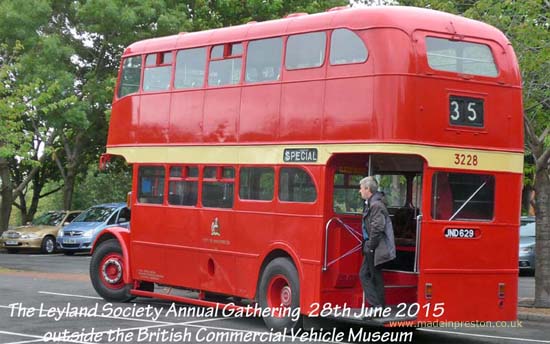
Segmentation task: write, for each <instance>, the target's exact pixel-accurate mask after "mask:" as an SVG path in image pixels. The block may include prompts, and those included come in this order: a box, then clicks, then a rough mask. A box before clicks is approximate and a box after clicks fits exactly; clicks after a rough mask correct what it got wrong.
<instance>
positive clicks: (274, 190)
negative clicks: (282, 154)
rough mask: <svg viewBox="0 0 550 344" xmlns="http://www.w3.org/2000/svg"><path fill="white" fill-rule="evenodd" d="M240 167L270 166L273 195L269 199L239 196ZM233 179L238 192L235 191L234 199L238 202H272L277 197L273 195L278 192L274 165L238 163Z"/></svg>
mask: <svg viewBox="0 0 550 344" xmlns="http://www.w3.org/2000/svg"><path fill="white" fill-rule="evenodd" d="M242 168H270V169H272V170H273V196H272V197H271V199H270V200H262V199H249V198H241V195H240V190H241V169H242ZM235 180H236V182H237V187H238V190H237V191H238V192H237V193H236V195H237V197H236V201H238V202H239V203H251V204H252V203H262V204H272V203H275V202H276V201H277V197H275V196H276V195H275V194H276V193H277V194H278V190H279V189H278V186H279V185H278V178H277V166H275V165H252V164H245V165H238V169H237V171H236V176H235Z"/></svg>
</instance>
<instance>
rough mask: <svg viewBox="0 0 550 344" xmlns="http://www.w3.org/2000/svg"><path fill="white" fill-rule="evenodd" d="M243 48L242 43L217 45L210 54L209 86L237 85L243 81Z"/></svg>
mask: <svg viewBox="0 0 550 344" xmlns="http://www.w3.org/2000/svg"><path fill="white" fill-rule="evenodd" d="M242 54H243V48H242V44H241V43H227V44H222V45H216V46H214V47H213V48H212V51H211V53H210V66H209V68H208V85H209V86H224V85H235V84H238V83H239V82H240V81H241V64H242Z"/></svg>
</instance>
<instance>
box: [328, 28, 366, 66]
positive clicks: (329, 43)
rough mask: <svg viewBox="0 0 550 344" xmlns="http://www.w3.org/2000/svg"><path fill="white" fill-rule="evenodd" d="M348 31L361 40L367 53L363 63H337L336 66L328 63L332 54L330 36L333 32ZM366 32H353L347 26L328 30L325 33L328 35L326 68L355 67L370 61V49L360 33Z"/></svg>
mask: <svg viewBox="0 0 550 344" xmlns="http://www.w3.org/2000/svg"><path fill="white" fill-rule="evenodd" d="M342 29H343V30H348V31H351V32H353V33H354V34H355V35H356V36H357V38H359V40H361V42H362V43H363V46H364V47H365V49H366V53H367V57H366V58H365V60H364V61H361V62H348V63H337V64H332V63H330V54H331V52H332V35H333V34H334V31H336V30H342ZM365 31H366V30H354V29H352V28H350V27H347V26H342V27H335V28H332V29H330V30H329V31H328V32H327V33H328V35H327V36H328V41H327V49H328V52H327V66H330V67H341V66H355V65H361V64H366V63H367V62H368V61H369V59H370V56H371V54H370V49H369V46H368V45H367V42H366V41H365V39H364V37H363V36H362V35H361V33H363V32H365Z"/></svg>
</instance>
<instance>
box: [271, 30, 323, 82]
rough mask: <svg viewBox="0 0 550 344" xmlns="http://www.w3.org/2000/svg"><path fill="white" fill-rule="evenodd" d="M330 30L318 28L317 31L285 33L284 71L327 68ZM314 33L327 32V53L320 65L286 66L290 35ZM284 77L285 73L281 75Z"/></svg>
mask: <svg viewBox="0 0 550 344" xmlns="http://www.w3.org/2000/svg"><path fill="white" fill-rule="evenodd" d="M329 31H330V30H316V31H305V32H297V33H293V34H287V35H285V36H284V37H285V39H284V49H283V61H282V67H283V68H282V69H284V71H285V72H287V73H292V72H301V71H309V70H316V69H323V68H326V66H327V59H328V54H329V49H330V44H329V43H330V42H329V38H330V35H329ZM313 33H324V34H325V53H324V56H323V62H322V63H321V64H320V65H319V66H312V67H304V68H293V69H288V68H287V67H286V58H287V51H288V40H289V39H290V37H292V36H299V35H307V34H313ZM282 78H283V75H281V79H282Z"/></svg>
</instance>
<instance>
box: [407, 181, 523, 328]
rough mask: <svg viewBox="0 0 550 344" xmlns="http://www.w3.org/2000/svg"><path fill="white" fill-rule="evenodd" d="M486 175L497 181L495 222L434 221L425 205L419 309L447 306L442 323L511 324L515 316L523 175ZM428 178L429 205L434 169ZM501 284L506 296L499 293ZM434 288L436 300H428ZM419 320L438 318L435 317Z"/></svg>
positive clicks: (421, 245)
mask: <svg viewBox="0 0 550 344" xmlns="http://www.w3.org/2000/svg"><path fill="white" fill-rule="evenodd" d="M465 173H467V172H465ZM486 174H490V175H494V177H495V192H494V215H493V219H492V220H489V221H481V220H477V221H473V220H460V221H459V220H453V221H448V220H433V219H431V216H432V214H431V211H430V210H431V208H430V207H431V205H427V206H426V207H425V209H426V210H427V211H424V219H425V220H424V221H423V223H422V233H421V243H420V262H419V264H420V274H419V285H418V296H419V303H420V305H423V303H425V302H429V303H431V304H432V305H433V304H434V303H443V304H444V307H445V314H444V315H443V316H442V317H441V318H439V320H481V321H482V320H511V319H515V316H516V314H515V310H516V307H517V283H518V277H517V275H518V250H519V231H518V227H519V223H518V222H519V209H520V199H521V197H520V194H519V192H520V190H521V176H520V175H515V174H511V173H490V172H486ZM426 176H427V180H426V183H425V186H426V188H427V189H428V191H427V192H426V193H425V195H426V196H428V195H430V197H424V201H425V202H426V203H428V204H429V202H431V201H432V199H433V196H432V190H431V189H432V180H433V176H434V171H431V170H429V172H428V173H427V174H426ZM454 197H456V196H454ZM437 199H438V201H439V203H441V204H443V202H444V199H445V195H439V194H438V196H437ZM456 201H460V200H458V199H457V200H456ZM438 209H441V208H438ZM451 210H452V209H451ZM451 213H452V211H451ZM449 216H450V215H449ZM446 229H467V230H469V229H473V230H474V231H475V233H476V235H475V237H473V238H460V237H447V236H446ZM501 283H502V288H504V289H503V290H502V291H503V294H504V295H499V292H501V291H499V285H500V284H501ZM427 284H428V286H427ZM429 284H431V289H432V293H433V297H432V298H431V300H427V299H429V295H428V297H426V294H429V289H430V288H429ZM420 315H422V314H420ZM419 319H420V320H426V319H429V320H437V319H433V318H432V317H430V316H422V317H419Z"/></svg>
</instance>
